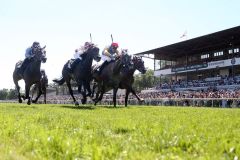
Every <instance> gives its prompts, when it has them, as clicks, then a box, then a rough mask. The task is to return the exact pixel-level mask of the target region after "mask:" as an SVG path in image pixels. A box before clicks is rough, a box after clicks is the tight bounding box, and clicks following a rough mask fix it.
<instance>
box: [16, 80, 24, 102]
mask: <svg viewBox="0 0 240 160" xmlns="http://www.w3.org/2000/svg"><path fill="white" fill-rule="evenodd" d="M14 83H15V86H16V89H17V93H18V102H19V103H22V98H21V95H20V87H19V85H18V81H15V80H14Z"/></svg>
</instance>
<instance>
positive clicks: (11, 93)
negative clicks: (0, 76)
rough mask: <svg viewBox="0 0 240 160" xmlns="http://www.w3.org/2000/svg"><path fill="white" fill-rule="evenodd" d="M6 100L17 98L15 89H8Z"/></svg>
mask: <svg viewBox="0 0 240 160" xmlns="http://www.w3.org/2000/svg"><path fill="white" fill-rule="evenodd" d="M6 98H7V99H16V98H17V94H16V90H15V89H10V90H9V91H8V94H7V97H6Z"/></svg>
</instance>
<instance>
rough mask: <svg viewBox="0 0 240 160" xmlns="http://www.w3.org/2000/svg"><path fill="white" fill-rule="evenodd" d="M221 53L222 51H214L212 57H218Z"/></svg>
mask: <svg viewBox="0 0 240 160" xmlns="http://www.w3.org/2000/svg"><path fill="white" fill-rule="evenodd" d="M222 55H223V51H220V52H215V53H214V57H218V56H222Z"/></svg>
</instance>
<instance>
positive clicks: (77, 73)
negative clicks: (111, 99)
mask: <svg viewBox="0 0 240 160" xmlns="http://www.w3.org/2000/svg"><path fill="white" fill-rule="evenodd" d="M93 60H95V61H97V62H99V61H100V60H101V57H100V55H99V48H98V47H96V46H93V47H91V48H89V49H88V50H87V51H86V53H84V57H83V59H82V61H80V62H79V63H78V64H77V65H76V67H75V68H74V69H73V73H71V72H70V70H69V68H68V65H69V61H68V62H67V63H66V64H65V65H64V66H63V69H62V77H61V78H60V79H54V80H53V82H56V83H57V84H58V85H62V84H63V83H64V82H66V83H67V86H68V89H69V93H70V95H71V96H72V98H73V101H74V103H75V105H79V103H78V102H77V101H76V99H75V97H74V95H73V90H72V87H71V83H70V82H71V80H72V79H73V80H75V81H76V82H77V85H78V91H79V92H81V88H82V85H83V88H84V91H83V92H81V94H82V96H83V98H82V104H85V103H86V101H87V96H88V95H86V90H87V91H88V93H89V95H91V88H90V81H91V79H92V78H91V66H92V62H93Z"/></svg>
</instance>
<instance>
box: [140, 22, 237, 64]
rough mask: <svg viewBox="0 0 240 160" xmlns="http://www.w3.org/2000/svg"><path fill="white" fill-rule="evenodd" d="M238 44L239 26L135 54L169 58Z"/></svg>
mask: <svg viewBox="0 0 240 160" xmlns="http://www.w3.org/2000/svg"><path fill="white" fill-rule="evenodd" d="M239 45H240V26H237V27H233V28H230V29H226V30H223V31H219V32H215V33H211V34H208V35H204V36H201V37H197V38H193V39H189V40H186V41H182V42H179V43H175V44H170V45H167V46H164V47H160V48H155V49H151V50H148V51H144V52H141V53H137V54H136V55H141V56H144V55H148V54H153V55H154V57H155V59H165V60H171V59H174V58H177V57H180V56H183V55H190V54H191V55H193V54H199V53H204V52H208V51H213V50H219V49H221V48H222V49H223V48H229V47H232V46H239Z"/></svg>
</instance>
